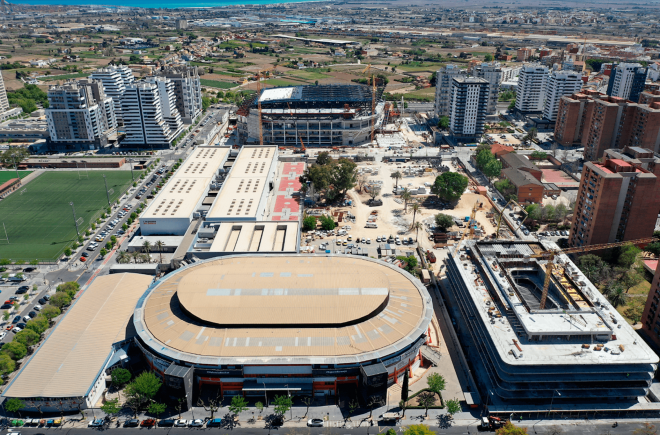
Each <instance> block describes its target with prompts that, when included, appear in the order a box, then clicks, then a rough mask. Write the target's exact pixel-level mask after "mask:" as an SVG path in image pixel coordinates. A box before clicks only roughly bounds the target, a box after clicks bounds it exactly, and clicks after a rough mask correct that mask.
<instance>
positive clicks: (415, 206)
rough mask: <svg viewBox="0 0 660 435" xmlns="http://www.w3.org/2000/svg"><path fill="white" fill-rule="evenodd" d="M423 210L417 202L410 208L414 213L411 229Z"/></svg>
mask: <svg viewBox="0 0 660 435" xmlns="http://www.w3.org/2000/svg"><path fill="white" fill-rule="evenodd" d="M421 208H422V205H421V204H420V203H419V202H417V201H415V202H413V203H412V205H411V206H410V210H411V211H412V214H413V220H412V225H411V226H410V228H412V227H414V226H415V217H416V216H417V213H418V212H419V211H420V210H421Z"/></svg>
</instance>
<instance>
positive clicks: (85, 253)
mask: <svg viewBox="0 0 660 435" xmlns="http://www.w3.org/2000/svg"><path fill="white" fill-rule="evenodd" d="M81 256H83V257H89V252H83V253H82V254H81Z"/></svg>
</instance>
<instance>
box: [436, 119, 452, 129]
mask: <svg viewBox="0 0 660 435" xmlns="http://www.w3.org/2000/svg"><path fill="white" fill-rule="evenodd" d="M449 122H450V119H449V117H448V116H441V117H440V119H439V120H438V128H442V129H443V130H444V129H447V128H448V127H449Z"/></svg>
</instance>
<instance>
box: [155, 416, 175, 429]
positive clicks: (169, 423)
mask: <svg viewBox="0 0 660 435" xmlns="http://www.w3.org/2000/svg"><path fill="white" fill-rule="evenodd" d="M158 426H159V427H172V426H174V420H172V419H171V418H168V419H165V420H161V421H159V422H158Z"/></svg>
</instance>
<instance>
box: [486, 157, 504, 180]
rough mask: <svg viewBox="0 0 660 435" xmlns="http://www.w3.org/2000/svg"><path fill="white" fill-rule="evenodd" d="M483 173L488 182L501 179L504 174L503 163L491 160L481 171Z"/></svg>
mask: <svg viewBox="0 0 660 435" xmlns="http://www.w3.org/2000/svg"><path fill="white" fill-rule="evenodd" d="M481 172H483V173H484V175H485V176H486V177H488V181H490V180H492V179H493V178H495V177H499V176H500V174H501V172H502V162H500V161H499V160H495V159H493V160H491V161H489V162H488V163H486V165H485V166H484V167H483V168H482V169H481Z"/></svg>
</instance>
